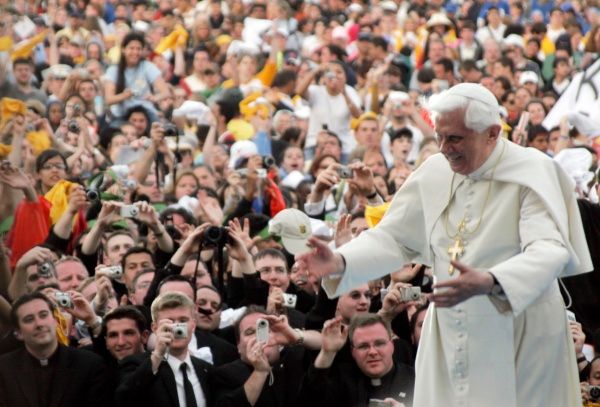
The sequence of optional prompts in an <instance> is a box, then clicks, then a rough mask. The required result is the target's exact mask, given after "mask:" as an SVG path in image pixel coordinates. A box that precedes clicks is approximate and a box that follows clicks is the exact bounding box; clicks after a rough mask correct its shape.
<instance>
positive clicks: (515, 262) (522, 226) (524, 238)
mask: <svg viewBox="0 0 600 407" xmlns="http://www.w3.org/2000/svg"><path fill="white" fill-rule="evenodd" d="M519 237H520V240H521V253H520V254H518V255H516V256H513V257H511V258H510V259H508V260H506V261H504V262H502V263H500V264H498V265H496V266H494V267H492V268H491V269H490V270H489V271H490V273H492V274H493V275H494V277H496V279H497V280H498V282H499V283H500V285H501V286H502V289H503V290H504V293H505V295H506V297H507V298H508V302H509V303H510V308H511V310H512V312H513V314H514V315H515V316H516V315H518V314H520V313H521V312H522V311H523V310H525V309H526V308H527V307H528V306H529V305H530V304H531V303H533V302H534V301H535V300H536V299H537V298H538V297H539V296H540V295H541V294H543V293H544V292H545V291H546V290H547V289H548V288H549V287H550V284H552V282H553V281H554V280H555V279H556V278H557V277H558V276H559V275H560V273H561V272H562V271H563V269H564V268H565V266H566V265H567V263H568V261H569V251H568V250H567V248H566V245H565V243H564V240H563V238H562V235H561V233H560V231H559V230H558V227H557V226H556V223H555V222H554V220H553V219H552V216H551V215H550V213H549V212H548V209H547V208H546V206H545V205H544V203H543V202H542V200H541V199H540V197H539V196H538V195H537V194H536V193H535V192H533V191H532V190H531V189H529V188H523V192H522V193H521V210H520V221H519ZM493 302H494V301H493ZM494 303H495V302H494ZM496 305H497V304H496Z"/></svg>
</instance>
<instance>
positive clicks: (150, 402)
mask: <svg viewBox="0 0 600 407" xmlns="http://www.w3.org/2000/svg"><path fill="white" fill-rule="evenodd" d="M191 359H192V364H193V365H194V370H195V371H196V375H197V376H198V379H200V386H201V387H202V391H203V392H204V397H206V401H207V404H208V405H209V406H210V405H212V404H210V400H211V398H210V392H209V387H208V386H207V382H206V380H207V377H208V374H209V372H210V370H211V369H212V366H211V365H210V364H209V363H206V362H205V361H203V360H200V359H198V358H195V357H193V356H192V357H191ZM119 376H120V379H119V381H120V384H119V387H118V388H117V392H116V394H115V398H116V400H117V405H118V406H123V407H134V406H139V407H152V406H156V407H170V406H172V407H179V398H178V396H177V387H176V384H175V375H174V374H173V371H172V370H171V366H169V364H168V363H167V362H164V361H163V362H162V363H161V364H160V366H159V368H158V372H157V373H156V375H155V374H153V373H152V362H151V361H150V354H149V353H144V354H141V355H133V356H129V357H127V358H125V359H123V360H122V361H121V364H120V372H119Z"/></svg>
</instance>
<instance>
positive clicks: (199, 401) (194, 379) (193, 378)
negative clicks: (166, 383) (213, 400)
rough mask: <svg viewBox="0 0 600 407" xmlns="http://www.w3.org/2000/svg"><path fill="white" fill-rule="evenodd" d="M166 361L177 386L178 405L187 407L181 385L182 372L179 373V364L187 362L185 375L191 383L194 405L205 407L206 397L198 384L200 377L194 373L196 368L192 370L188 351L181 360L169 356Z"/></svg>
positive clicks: (192, 366)
mask: <svg viewBox="0 0 600 407" xmlns="http://www.w3.org/2000/svg"><path fill="white" fill-rule="evenodd" d="M167 363H168V364H169V366H171V370H172V371H173V375H174V376H175V385H176V387H177V398H178V399H179V407H187V404H186V403H185V389H184V387H183V373H181V370H180V366H181V365H182V364H183V363H187V365H188V367H187V377H188V380H189V381H190V383H191V384H192V388H193V389H194V396H196V405H197V406H198V407H206V397H204V392H203V391H202V386H200V379H199V378H198V375H196V370H194V365H192V358H190V354H189V353H188V354H187V355H186V356H185V359H184V360H183V361H181V360H179V359H177V358H175V357H173V356H169V357H168V358H167Z"/></svg>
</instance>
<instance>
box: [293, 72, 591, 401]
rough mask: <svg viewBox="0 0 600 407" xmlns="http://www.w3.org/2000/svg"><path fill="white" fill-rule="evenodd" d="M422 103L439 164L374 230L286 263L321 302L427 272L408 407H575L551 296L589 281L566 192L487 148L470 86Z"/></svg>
mask: <svg viewBox="0 0 600 407" xmlns="http://www.w3.org/2000/svg"><path fill="white" fill-rule="evenodd" d="M431 102H432V103H431V105H430V109H431V110H433V111H434V112H435V113H436V114H437V117H436V120H435V124H436V132H437V137H438V141H439V144H440V151H441V154H436V155H433V156H431V157H430V158H428V159H427V160H426V161H425V162H424V163H423V164H422V165H421V166H420V167H419V168H418V169H417V170H416V171H415V172H414V173H413V174H412V175H411V177H410V178H409V179H408V180H407V181H406V183H405V184H404V185H403V186H402V188H401V189H400V190H399V191H398V193H397V194H396V196H395V197H394V200H393V201H392V203H391V206H390V208H389V210H388V212H387V213H386V215H385V217H384V218H383V219H382V221H381V222H380V223H379V224H378V225H377V226H376V227H375V228H372V229H370V230H368V231H365V232H363V233H361V235H360V236H359V237H358V238H356V239H354V240H352V241H351V242H349V243H347V244H345V245H344V246H343V247H341V248H339V249H338V250H337V252H336V253H333V252H332V251H331V250H330V249H329V248H328V246H326V245H325V244H323V243H321V242H319V240H318V239H315V238H311V239H309V243H310V244H312V245H314V247H315V248H314V249H313V251H312V252H311V253H307V254H305V255H302V256H300V258H299V259H298V260H299V261H301V262H304V263H305V264H306V266H307V267H308V269H309V272H310V273H313V274H317V275H319V276H324V277H323V285H324V287H325V289H326V291H327V292H328V294H330V295H335V296H338V295H340V294H343V293H344V292H346V291H348V290H349V289H350V288H352V287H355V286H357V285H358V284H361V283H364V282H367V281H369V280H373V279H375V278H378V277H381V276H383V275H385V274H388V273H390V272H392V271H394V270H398V269H400V268H401V267H402V266H403V265H404V264H407V263H411V262H415V263H422V264H427V265H429V266H431V267H432V270H433V274H434V277H433V278H434V282H435V284H434V286H433V288H434V292H433V294H432V295H430V296H429V299H430V300H431V301H432V302H433V306H431V307H429V310H428V311H427V316H426V318H425V321H424V324H423V331H422V335H421V341H420V344H419V350H418V353H417V359H416V374H417V377H416V385H415V386H416V387H415V399H414V405H415V406H439V405H444V406H463V405H472V406H478V405H485V406H509V405H510V406H530V405H537V406H542V405H556V406H558V405H560V406H572V405H578V404H580V403H581V398H580V390H579V386H578V384H577V382H578V374H577V364H576V361H575V352H574V348H573V340H572V338H571V335H570V334H569V329H568V324H567V319H566V316H565V311H564V303H563V300H562V297H561V294H560V291H559V288H558V282H557V278H558V277H562V276H571V275H577V274H581V273H585V272H588V271H590V270H591V269H592V264H591V260H590V254H589V250H588V248H587V244H586V241H585V236H584V233H583V227H582V224H581V218H580V215H579V210H578V207H577V203H576V201H575V195H574V194H573V192H574V188H575V187H574V185H573V182H572V181H571V180H570V179H569V178H568V176H567V175H566V174H565V173H564V172H563V170H562V169H561V168H560V167H559V166H558V165H557V164H556V163H555V162H554V161H553V160H551V159H550V158H549V157H547V156H545V155H544V154H542V153H541V152H539V151H538V150H535V149H525V148H522V147H521V146H519V145H517V144H514V143H512V142H510V141H508V140H505V139H503V138H501V137H499V134H500V124H499V123H500V117H499V106H498V102H497V100H496V98H495V97H494V95H493V94H492V93H491V92H490V91H489V90H487V89H486V88H484V87H483V86H481V85H479V84H472V83H463V84H460V85H457V86H454V87H452V88H450V89H449V90H448V91H445V92H443V93H442V94H440V95H439V97H438V99H437V100H432V101H431ZM434 197H435V199H433V198H434ZM373 265H377V266H376V267H375V266H373ZM332 274H333V276H332ZM540 338H543V340H540Z"/></svg>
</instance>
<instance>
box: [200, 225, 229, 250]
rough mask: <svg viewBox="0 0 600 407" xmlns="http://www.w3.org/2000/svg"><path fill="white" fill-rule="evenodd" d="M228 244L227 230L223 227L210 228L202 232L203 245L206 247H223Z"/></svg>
mask: <svg viewBox="0 0 600 407" xmlns="http://www.w3.org/2000/svg"><path fill="white" fill-rule="evenodd" d="M228 242H229V230H228V229H227V228H224V227H219V226H211V227H209V228H208V229H206V231H205V232H204V243H205V244H206V245H207V246H217V247H223V246H225V245H226V244H227V243H228Z"/></svg>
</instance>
